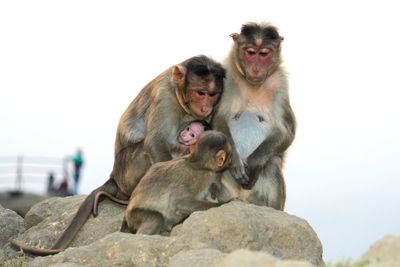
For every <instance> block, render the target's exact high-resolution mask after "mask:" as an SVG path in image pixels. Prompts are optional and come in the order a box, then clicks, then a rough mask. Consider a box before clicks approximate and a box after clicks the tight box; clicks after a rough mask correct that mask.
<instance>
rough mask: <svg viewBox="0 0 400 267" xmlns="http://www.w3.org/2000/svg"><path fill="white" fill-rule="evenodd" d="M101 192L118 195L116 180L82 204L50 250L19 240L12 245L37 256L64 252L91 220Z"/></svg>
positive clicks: (88, 197) (96, 191) (98, 189)
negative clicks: (31, 245)
mask: <svg viewBox="0 0 400 267" xmlns="http://www.w3.org/2000/svg"><path fill="white" fill-rule="evenodd" d="M100 191H105V192H107V193H109V194H110V195H116V193H117V191H118V189H117V185H116V184H115V182H114V180H113V179H111V178H110V179H108V180H107V182H106V183H105V184H104V185H102V186H100V187H99V188H97V189H95V190H94V191H92V192H91V193H90V194H89V195H88V196H87V197H86V199H85V200H84V201H83V202H82V204H81V205H80V207H79V209H78V211H77V213H76V214H75V216H74V218H73V219H72V221H71V222H70V224H69V225H68V226H67V228H66V229H65V230H64V232H63V233H62V234H61V236H60V237H59V238H58V239H57V241H56V242H55V244H54V245H53V246H52V247H51V248H50V249H45V248H37V247H30V246H28V245H27V244H25V243H23V242H21V241H18V240H11V241H10V243H11V244H12V245H13V246H15V247H18V248H20V249H22V250H23V251H24V252H28V253H31V254H33V255H37V256H47V255H53V254H57V253H59V252H61V251H63V250H64V249H66V248H67V247H68V245H69V244H70V243H71V241H72V240H73V239H74V238H75V236H76V234H77V233H78V232H79V230H80V229H81V227H82V226H83V225H84V224H85V222H86V221H87V219H88V218H89V216H90V214H91V213H92V209H93V204H94V200H95V197H96V194H97V193H98V192H100Z"/></svg>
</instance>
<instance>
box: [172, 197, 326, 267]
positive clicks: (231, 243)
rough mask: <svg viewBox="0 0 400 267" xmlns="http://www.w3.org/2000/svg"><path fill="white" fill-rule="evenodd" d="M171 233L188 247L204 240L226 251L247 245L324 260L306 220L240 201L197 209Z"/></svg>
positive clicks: (287, 256) (289, 256)
mask: <svg viewBox="0 0 400 267" xmlns="http://www.w3.org/2000/svg"><path fill="white" fill-rule="evenodd" d="M171 236H176V237H178V238H179V239H180V240H181V242H182V243H185V244H187V246H188V247H196V244H199V243H203V244H206V247H209V248H214V249H218V250H220V251H222V252H225V253H229V252H232V251H234V250H236V249H240V248H245V249H249V250H256V251H265V252H268V253H270V254H271V255H273V256H275V257H278V258H280V259H295V260H306V261H309V262H311V263H312V264H315V265H320V264H321V263H322V245H321V242H320V241H319V239H318V237H317V235H316V234H315V232H314V231H313V229H312V228H311V227H310V225H309V224H308V223H307V222H306V221H305V220H302V219H300V218H298V217H296V216H292V215H289V214H287V213H285V212H282V211H278V210H275V209H272V208H268V207H260V206H256V205H253V204H248V203H244V202H240V201H234V202H230V203H228V204H225V205H222V206H221V207H219V208H214V209H210V210H208V211H206V212H195V213H193V214H192V215H191V216H190V217H189V218H188V219H187V220H186V221H184V223H183V225H182V226H181V227H179V228H175V229H173V231H172V233H171Z"/></svg>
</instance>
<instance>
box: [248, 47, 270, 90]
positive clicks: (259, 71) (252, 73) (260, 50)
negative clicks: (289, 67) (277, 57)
mask: <svg viewBox="0 0 400 267" xmlns="http://www.w3.org/2000/svg"><path fill="white" fill-rule="evenodd" d="M240 52H241V60H242V62H243V66H242V68H243V72H244V75H245V77H246V80H248V81H249V82H250V83H252V84H260V83H262V82H264V81H265V79H266V78H267V73H268V69H269V68H268V67H269V65H270V62H271V59H272V58H273V54H274V50H273V49H272V47H270V46H257V45H245V46H243V47H242V48H241V51H240Z"/></svg>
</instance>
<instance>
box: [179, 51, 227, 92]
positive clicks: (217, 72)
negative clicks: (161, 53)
mask: <svg viewBox="0 0 400 267" xmlns="http://www.w3.org/2000/svg"><path fill="white" fill-rule="evenodd" d="M182 65H183V66H185V68H186V71H187V73H188V74H189V75H190V74H195V75H196V76H199V77H201V78H204V79H206V78H211V77H212V78H213V79H214V82H215V85H216V89H217V90H218V91H219V92H221V93H222V92H223V90H224V79H225V77H226V71H225V69H224V67H222V65H221V64H220V63H218V62H217V61H215V60H214V59H212V58H209V57H207V56H205V55H198V56H194V57H191V58H189V59H187V60H185V61H184V62H183V63H182Z"/></svg>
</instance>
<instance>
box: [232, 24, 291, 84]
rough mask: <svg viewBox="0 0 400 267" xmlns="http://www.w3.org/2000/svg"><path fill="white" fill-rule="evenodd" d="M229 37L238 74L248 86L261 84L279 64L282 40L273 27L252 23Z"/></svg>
mask: <svg viewBox="0 0 400 267" xmlns="http://www.w3.org/2000/svg"><path fill="white" fill-rule="evenodd" d="M231 37H232V38H233V40H234V42H235V47H236V60H237V61H238V62H237V65H238V67H239V69H240V72H241V73H242V75H243V76H244V77H245V79H246V80H247V81H248V82H249V83H250V84H253V85H258V84H262V83H263V82H264V81H265V80H266V78H267V77H268V75H269V73H271V70H272V69H273V68H275V67H276V66H277V64H279V58H280V44H281V41H282V40H283V38H282V37H280V36H279V33H278V31H277V30H276V28H275V27H272V26H268V25H258V24H252V23H251V24H249V25H244V26H243V28H242V31H241V33H240V34H237V33H234V34H231Z"/></svg>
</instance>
